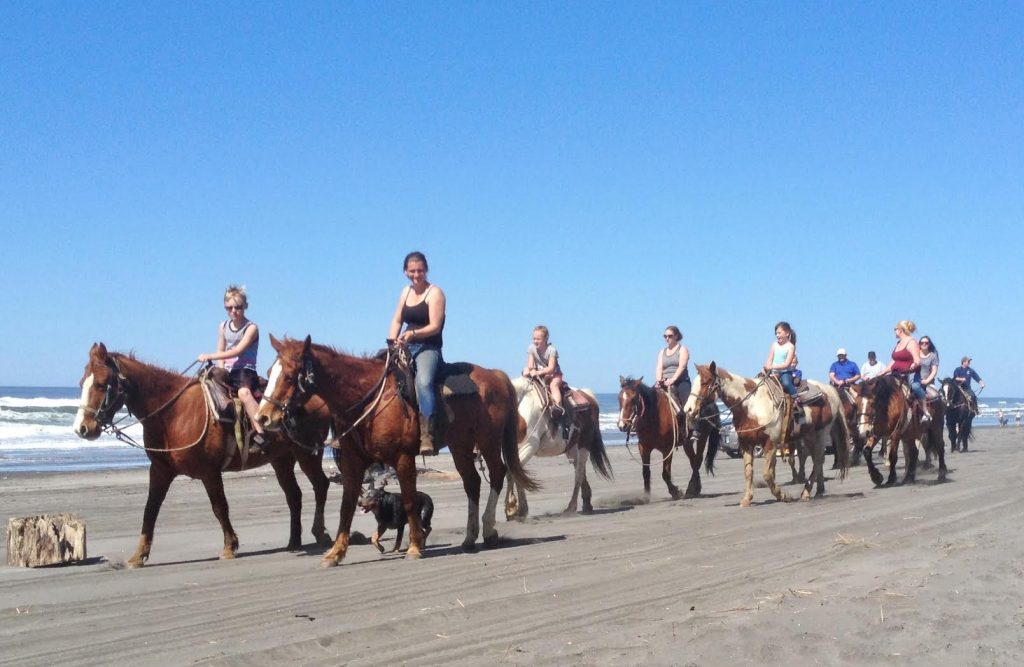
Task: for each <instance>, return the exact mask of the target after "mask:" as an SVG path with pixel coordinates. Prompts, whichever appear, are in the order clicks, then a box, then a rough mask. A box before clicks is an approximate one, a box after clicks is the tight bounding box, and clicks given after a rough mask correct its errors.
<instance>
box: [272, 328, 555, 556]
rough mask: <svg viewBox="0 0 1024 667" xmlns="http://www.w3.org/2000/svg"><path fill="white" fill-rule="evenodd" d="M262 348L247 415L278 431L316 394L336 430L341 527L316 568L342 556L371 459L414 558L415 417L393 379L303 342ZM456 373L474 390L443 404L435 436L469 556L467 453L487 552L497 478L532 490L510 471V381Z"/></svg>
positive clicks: (514, 468)
mask: <svg viewBox="0 0 1024 667" xmlns="http://www.w3.org/2000/svg"><path fill="white" fill-rule="evenodd" d="M270 343H271V344H272V345H273V346H274V349H275V350H277V360H276V361H275V362H274V365H273V367H272V368H271V370H270V382H269V384H268V385H267V390H266V392H265V393H264V395H263V400H262V401H261V402H260V409H259V412H258V413H257V419H258V420H259V423H260V425H262V426H263V428H264V429H266V430H271V431H272V430H276V429H279V428H280V427H281V424H282V423H283V422H284V420H285V419H286V418H287V414H288V413H289V412H291V411H292V410H294V409H296V408H297V407H298V406H299V405H301V404H303V403H304V402H305V401H307V400H309V399H310V397H311V396H313V395H319V396H322V397H323V399H324V401H325V402H326V403H327V405H328V407H329V408H330V410H331V413H332V414H333V416H334V423H335V428H336V429H341V430H342V432H341V435H340V436H339V438H340V441H341V443H340V451H341V461H342V464H341V465H340V466H339V467H340V468H341V473H342V478H343V482H342V484H343V486H344V494H343V496H342V500H341V520H340V522H339V525H338V536H337V538H336V539H335V541H334V546H333V547H332V548H331V549H330V551H328V552H327V553H326V554H324V557H323V561H322V564H323V565H324V567H333V566H336V565H338V564H339V563H340V562H341V561H342V559H344V557H345V553H346V552H347V551H348V545H349V530H350V529H351V527H352V515H353V514H354V512H355V509H356V504H357V501H358V499H359V492H360V489H361V483H362V480H363V473H364V472H365V470H366V468H367V467H368V466H369V465H370V464H371V463H373V462H375V461H376V462H380V463H386V464H387V465H390V466H392V467H393V468H395V471H396V472H397V475H398V483H399V486H400V487H401V492H402V504H403V505H404V506H405V511H406V515H407V516H408V518H409V533H410V534H409V549H408V551H406V558H419V557H420V556H421V551H422V549H423V531H422V527H421V525H420V520H419V517H418V516H417V513H416V511H415V507H416V505H415V503H416V456H417V455H418V453H419V421H418V419H417V413H416V409H415V408H414V407H411V406H409V405H407V404H406V403H405V402H404V400H403V399H402V397H401V395H400V388H399V381H398V379H397V378H396V377H395V375H394V374H393V373H391V372H389V370H388V362H387V360H384V359H379V358H374V359H368V358H363V357H353V356H350V355H347V354H342V353H341V352H338V351H336V350H334V349H332V348H329V347H325V346H323V345H314V344H312V343H311V341H310V338H309V336H306V339H305V340H304V341H298V340H292V339H288V338H286V339H284V340H277V339H276V338H274V337H273V336H271V337H270ZM464 366H467V367H468V368H469V369H470V372H469V378H470V380H472V382H473V383H474V384H475V385H476V387H477V391H476V393H473V394H470V395H459V396H453V397H450V398H447V399H445V403H446V404H447V406H448V407H449V408H450V409H451V411H452V414H453V417H454V418H453V419H452V420H451V423H449V424H448V426H447V429H446V431H445V433H444V434H443V437H444V441H445V444H446V445H447V446H448V449H449V451H450V452H451V455H452V459H453V461H454V463H455V469H456V470H458V472H459V474H460V475H461V476H462V486H463V489H464V490H465V492H466V498H467V500H468V501H469V507H468V512H467V519H466V537H465V539H464V540H463V542H462V548H463V549H464V550H466V551H472V550H475V549H476V540H477V537H478V535H479V533H480V509H479V508H480V475H479V474H478V473H477V471H476V469H475V468H474V466H473V451H474V447H476V448H477V449H478V450H479V452H480V455H481V456H482V457H483V460H484V461H485V462H486V464H487V469H488V475H489V477H490V487H491V488H490V494H489V495H488V498H487V506H486V508H485V509H484V512H483V536H484V543H485V544H486V545H488V546H493V545H495V544H497V541H498V531H497V530H496V529H495V526H494V515H495V511H496V508H497V504H498V496H499V494H500V493H501V487H502V484H503V483H504V480H505V473H506V470H508V471H509V473H510V474H511V475H512V477H513V479H514V480H515V481H516V483H517V484H519V485H521V486H522V487H523V488H524V489H527V490H529V491H535V490H537V489H538V488H539V485H538V484H537V483H536V482H535V481H534V480H533V479H532V478H531V477H530V476H529V475H528V474H527V473H526V471H525V470H524V469H523V467H522V465H521V464H520V463H519V452H518V450H517V445H516V428H517V421H518V419H519V416H518V414H517V412H516V393H515V389H514V388H513V387H512V382H511V381H510V380H509V379H508V376H507V375H505V373H503V372H501V371H499V370H488V369H485V368H481V367H479V366H473V365H471V364H464ZM502 459H504V461H503V460H502ZM506 466H507V467H506Z"/></svg>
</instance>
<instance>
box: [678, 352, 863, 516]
mask: <svg viewBox="0 0 1024 667" xmlns="http://www.w3.org/2000/svg"><path fill="white" fill-rule="evenodd" d="M765 382H766V378H761V379H759V380H751V379H749V378H744V377H740V376H738V375H732V374H731V373H729V372H728V371H727V370H725V369H724V368H718V367H717V366H716V364H715V362H713V361H712V362H711V364H709V365H708V366H697V377H696V378H695V379H694V383H693V390H692V392H691V393H690V397H689V399H687V401H686V408H685V409H686V414H687V416H690V417H693V416H696V414H697V412H698V411H699V410H703V409H704V406H706V405H709V404H710V405H714V401H715V397H716V396H717V397H719V398H721V399H722V402H723V403H725V405H726V407H727V408H729V410H730V411H731V412H732V418H733V420H732V423H733V427H734V428H735V429H736V438H737V441H738V442H739V445H740V450H741V451H742V452H743V478H744V480H745V484H746V487H745V490H744V493H743V498H742V499H741V500H740V507H749V506H750V502H751V501H752V500H753V498H754V447H755V446H756V445H761V446H762V447H763V449H764V481H765V482H766V483H767V484H768V489H769V490H770V491H771V493H772V495H774V496H775V498H776V499H777V500H781V501H784V502H788V501H789V500H790V497H789V496H788V495H787V494H786V493H785V492H784V491H783V490H782V488H781V487H779V485H778V484H777V483H776V482H775V458H776V457H775V448H776V447H779V446H780V445H781V443H783V442H786V441H788V440H790V438H794V439H795V437H800V438H801V439H802V440H803V443H804V445H805V446H806V447H808V449H810V450H811V453H812V457H813V459H814V472H813V473H812V475H811V477H809V478H808V479H807V483H806V484H805V485H804V490H803V492H802V493H801V494H800V497H801V498H802V499H805V500H806V499H809V498H810V497H811V486H812V485H813V484H815V483H817V485H818V488H817V493H818V494H821V493H823V492H824V479H825V478H824V460H825V438H826V437H828V436H830V435H831V434H832V432H833V427H834V425H835V423H836V422H837V421H838V422H839V423H840V424H841V426H840V427H839V430H840V431H841V432H845V426H846V422H845V421H844V420H843V416H842V409H841V407H840V406H839V405H838V396H833V395H830V394H829V393H828V392H825V391H824V389H826V387H824V385H820V384H818V383H814V384H815V385H816V386H819V387H821V388H822V390H823V393H824V394H825V396H826V399H827V400H825V401H819V402H818V403H815V404H810V405H804V406H802V409H803V412H804V427H803V428H801V429H799V430H798V431H794V428H795V424H794V423H793V421H792V420H791V419H787V415H786V414H785V411H784V409H783V408H784V407H785V406H784V405H777V404H776V402H775V399H774V398H773V397H772V395H771V393H770V392H769V389H768V387H767V386H766V384H765ZM833 398H834V400H835V404H834V402H833ZM834 444H835V446H836V452H837V453H838V452H840V450H843V451H847V444H846V437H845V436H842V437H841V441H840V442H835V443H834ZM847 465H848V459H847V458H846V457H841V458H840V469H839V477H840V479H842V478H845V477H846V470H847Z"/></svg>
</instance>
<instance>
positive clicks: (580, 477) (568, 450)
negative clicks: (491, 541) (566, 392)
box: [505, 377, 612, 521]
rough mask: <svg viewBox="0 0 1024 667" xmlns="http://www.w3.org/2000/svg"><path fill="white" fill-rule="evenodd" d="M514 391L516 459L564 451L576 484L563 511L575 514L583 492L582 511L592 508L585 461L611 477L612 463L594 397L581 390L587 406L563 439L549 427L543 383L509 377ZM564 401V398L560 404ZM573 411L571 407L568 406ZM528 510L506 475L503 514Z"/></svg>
mask: <svg viewBox="0 0 1024 667" xmlns="http://www.w3.org/2000/svg"><path fill="white" fill-rule="evenodd" d="M512 386H513V387H515V390H516V401H517V402H518V404H519V416H520V417H521V418H522V420H521V421H520V422H519V432H518V439H519V461H520V463H522V464H523V465H526V462H527V461H529V460H530V459H531V458H533V457H534V456H559V455H560V454H565V456H566V458H567V459H569V460H570V461H572V464H573V466H574V467H575V469H576V478H575V485H574V486H573V490H572V498H571V499H570V500H569V505H568V506H567V507H566V508H565V513H566V514H575V513H576V508H577V503H578V498H579V496H580V492H581V491H582V494H583V513H584V514H589V513H590V512H593V511H594V506H593V504H592V503H591V495H592V494H591V490H590V483H589V482H588V481H587V460H588V459H589V460H590V462H591V464H592V465H593V466H594V470H596V471H597V473H598V474H599V475H601V476H602V477H604V478H605V479H611V478H612V470H611V462H610V461H609V460H608V453H607V452H606V451H605V448H604V440H603V439H602V438H601V422H600V418H599V416H600V407H599V406H598V404H597V397H596V396H594V392H592V391H590V390H589V389H580V390H579V391H580V393H582V394H583V395H584V396H586V398H587V405H588V407H589V409H588V410H587V411H586V412H585V413H583V414H579V415H577V416H576V423H575V425H574V428H573V430H570V434H569V438H568V439H566V437H565V435H564V434H563V432H562V429H561V428H557V429H552V428H551V427H550V426H549V423H550V420H549V419H548V417H547V412H546V410H545V409H544V406H545V395H541V394H540V393H539V392H540V391H544V392H546V391H547V389H546V388H545V387H544V386H543V384H542V383H539V382H532V381H530V380H529V379H527V378H524V377H518V378H515V379H514V380H512ZM564 403H567V402H566V401H563V404H564ZM569 409H570V410H572V408H569ZM528 513H529V507H528V505H527V503H526V492H525V491H524V490H523V489H522V488H520V487H518V486H516V483H515V479H513V477H512V475H511V474H510V475H509V476H508V490H507V491H506V492H505V517H506V518H507V519H508V520H509V521H511V520H513V519H522V518H525V517H526V516H527V514H528Z"/></svg>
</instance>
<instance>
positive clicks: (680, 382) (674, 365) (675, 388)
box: [654, 325, 691, 412]
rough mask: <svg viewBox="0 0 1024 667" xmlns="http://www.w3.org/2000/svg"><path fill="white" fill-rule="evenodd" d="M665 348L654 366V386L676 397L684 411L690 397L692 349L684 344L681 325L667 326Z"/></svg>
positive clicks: (660, 352)
mask: <svg viewBox="0 0 1024 667" xmlns="http://www.w3.org/2000/svg"><path fill="white" fill-rule="evenodd" d="M662 336H663V337H664V338H665V348H664V349H663V350H661V351H659V352H658V362H657V364H656V365H655V367H654V378H655V382H654V386H655V387H659V388H661V389H664V390H665V391H668V392H670V393H671V394H672V396H674V397H675V399H676V403H677V404H678V406H679V408H680V412H681V411H682V407H683V406H684V405H686V399H688V398H689V397H690V386H691V385H690V371H689V369H688V368H687V366H688V365H689V363H690V349H689V348H688V347H686V346H685V345H683V334H682V332H680V331H679V327H677V326H675V325H670V326H667V327H665V333H663V334H662Z"/></svg>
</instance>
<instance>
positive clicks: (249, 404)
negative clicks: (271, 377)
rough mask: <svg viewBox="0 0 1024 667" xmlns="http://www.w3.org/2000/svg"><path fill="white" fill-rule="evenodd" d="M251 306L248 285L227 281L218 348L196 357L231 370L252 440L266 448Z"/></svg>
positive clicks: (257, 332) (257, 340)
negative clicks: (248, 314) (260, 419)
mask: <svg viewBox="0 0 1024 667" xmlns="http://www.w3.org/2000/svg"><path fill="white" fill-rule="evenodd" d="M248 307H249V297H248V295H247V294H246V291H245V287H244V286H240V285H228V288H227V289H226V290H225V291H224V310H226V311H227V313H228V319H226V320H224V321H223V322H221V323H220V326H219V327H218V333H217V351H216V352H211V353H204V354H200V355H199V356H198V357H196V359H198V360H199V361H201V362H204V363H205V362H207V361H216V362H217V363H218V365H219V366H221V367H222V368H224V369H225V370H226V371H227V372H228V382H230V383H231V386H232V387H233V388H234V389H235V391H236V392H237V393H238V398H239V400H241V401H242V406H243V407H244V408H245V414H247V415H249V423H250V424H251V425H252V428H253V430H254V431H255V434H254V435H253V438H252V442H253V444H254V445H255V446H256V448H258V449H260V450H262V449H263V444H264V441H263V428H262V427H261V426H260V425H259V423H258V422H257V421H256V412H257V411H258V410H259V409H260V406H259V403H257V402H256V397H255V396H253V392H254V391H256V384H257V382H258V380H259V375H258V373H257V372H256V353H257V351H258V350H259V347H260V330H259V327H257V326H256V323H255V322H253V321H252V320H249V319H248V318H246V316H245V309H246V308H248Z"/></svg>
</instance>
